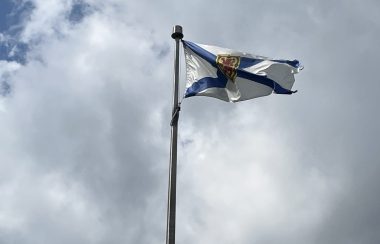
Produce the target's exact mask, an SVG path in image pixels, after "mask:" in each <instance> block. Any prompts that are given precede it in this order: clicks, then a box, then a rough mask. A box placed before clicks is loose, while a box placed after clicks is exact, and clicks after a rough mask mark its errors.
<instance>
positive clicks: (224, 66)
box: [216, 54, 240, 81]
mask: <svg viewBox="0 0 380 244" xmlns="http://www.w3.org/2000/svg"><path fill="white" fill-rule="evenodd" d="M216 64H217V65H218V67H219V69H220V70H221V71H222V72H223V74H224V75H225V76H227V78H228V79H230V80H231V81H235V78H236V74H237V72H236V69H237V68H238V67H239V64H240V57H237V56H230V55H228V54H221V55H218V56H216Z"/></svg>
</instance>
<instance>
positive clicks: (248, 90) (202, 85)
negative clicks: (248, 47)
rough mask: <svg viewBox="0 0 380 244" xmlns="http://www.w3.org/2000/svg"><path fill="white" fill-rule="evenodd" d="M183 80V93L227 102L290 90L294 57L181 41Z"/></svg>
mask: <svg viewBox="0 0 380 244" xmlns="http://www.w3.org/2000/svg"><path fill="white" fill-rule="evenodd" d="M182 43H183V46H184V49H185V59H186V76H187V84H186V91H185V95H184V96H185V97H192V96H209V97H214V98H218V99H221V100H223V101H227V102H238V101H244V100H248V99H252V98H256V97H262V96H267V95H270V94H271V93H272V92H274V93H277V94H292V93H294V92H295V91H292V90H291V89H292V87H293V84H294V81H295V79H294V74H296V73H298V72H299V70H300V69H302V67H301V66H300V63H299V62H298V60H293V61H289V60H277V59H270V58H267V57H263V56H257V55H252V54H248V53H244V52H238V51H234V50H231V49H227V48H221V47H216V46H210V45H202V44H196V43H193V42H190V41H184V40H183V41H182Z"/></svg>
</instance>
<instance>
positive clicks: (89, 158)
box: [0, 0, 380, 244]
mask: <svg viewBox="0 0 380 244" xmlns="http://www.w3.org/2000/svg"><path fill="white" fill-rule="evenodd" d="M32 4H33V6H34V8H33V10H32V12H31V14H30V16H29V17H28V18H26V19H25V23H24V24H23V27H22V30H23V31H22V33H21V34H20V38H21V39H20V40H22V41H23V42H25V43H27V44H28V45H29V46H30V49H29V50H28V52H27V56H26V57H27V58H26V59H27V62H25V63H24V64H19V63H17V62H15V61H13V62H10V61H1V62H0V71H1V77H2V79H3V80H4V79H6V82H7V84H8V85H9V86H10V88H11V89H10V90H9V91H8V93H7V95H6V96H2V97H1V99H0V118H1V119H0V128H1V136H0V155H1V160H0V198H1V199H2V201H0V242H1V243H41V242H49V243H136V242H138V243H157V242H158V243H160V242H161V243H163V242H164V238H165V224H166V219H165V212H166V195H167V190H166V189H167V172H168V170H167V167H168V157H169V150H168V149H169V131H170V130H169V129H170V128H169V119H170V111H171V108H170V104H171V82H172V81H171V80H172V72H173V71H172V66H173V64H172V54H173V53H172V44H173V41H172V40H171V38H170V29H171V26H172V25H173V24H182V25H183V27H184V34H185V38H186V39H189V40H193V41H196V42H200V43H206V44H215V45H219V46H225V47H229V48H235V49H239V50H242V51H247V52H253V53H257V54H260V55H267V56H272V57H279V58H290V59H292V58H299V59H300V60H301V61H302V62H303V64H304V66H305V69H304V70H303V72H301V73H300V74H299V75H298V76H297V77H296V78H297V81H296V84H295V86H296V88H297V89H298V90H299V93H297V94H295V95H292V96H279V95H278V96H271V97H267V98H259V99H255V100H252V101H247V102H243V103H239V104H229V103H223V102H220V101H217V100H213V99H209V98H191V99H186V100H184V101H183V103H182V111H181V117H180V135H179V139H180V144H179V145H180V147H179V168H178V199H177V200H178V205H177V206H178V211H177V241H178V242H181V243H195V242H197V243H210V242H218V243H221V244H223V243H232V242H239V243H256V242H257V243H334V244H336V243H378V240H379V235H378V233H377V229H378V224H377V221H376V220H377V219H378V217H379V211H378V209H379V208H378V205H379V201H380V199H379V198H378V195H379V194H378V193H379V191H378V189H377V187H376V186H377V185H378V183H379V181H378V172H379V171H378V170H379V164H378V160H377V159H378V156H379V155H378V152H377V151H378V150H377V148H376V146H377V145H378V143H379V141H378V134H379V129H378V124H379V122H380V121H379V115H378V113H376V111H377V94H376V92H377V90H378V88H379V84H378V82H377V80H376V77H377V76H376V75H377V74H376V70H377V69H376V63H377V57H378V56H379V52H378V51H377V49H376V48H375V47H376V46H377V43H376V40H377V39H378V32H376V31H374V30H377V29H378V28H379V25H378V23H379V22H378V17H377V15H376V13H377V12H378V11H376V10H378V8H379V6H378V4H377V3H376V2H375V1H367V2H366V3H361V4H355V3H346V2H344V3H343V2H336V3H331V4H329V6H327V5H325V4H324V3H315V2H313V3H311V2H308V1H307V2H298V3H294V5H292V6H290V5H289V4H288V3H280V2H278V1H271V2H263V1H255V2H249V1H241V2H240V4H236V3H235V2H230V3H224V4H218V5H215V4H213V3H204V2H200V1H192V2H187V3H186V8H185V7H184V5H183V4H184V3H183V2H175V3H173V2H171V1H161V2H160V3H158V2H157V3H156V2H151V1H139V2H125V1H119V0H112V1H107V3H105V2H104V1H97V0H91V1H90V0H89V1H69V0H67V1H50V2H49V3H47V2H46V1H40V0H34V1H32ZM77 4H79V5H81V6H87V7H88V9H89V12H87V10H86V11H84V14H83V16H82V18H80V21H76V22H75V21H74V22H73V21H72V19H71V18H70V16H71V13H72V11H73V9H74V8H75V6H77ZM87 7H86V8H87ZM83 8H84V7H83ZM279 9H281V10H282V11H279ZM244 23H249V24H244ZM182 70H184V69H183V63H182ZM3 77H6V78H3ZM181 86H182V88H183V82H182V85H181Z"/></svg>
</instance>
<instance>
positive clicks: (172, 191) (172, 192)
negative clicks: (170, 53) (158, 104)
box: [166, 25, 183, 244]
mask: <svg viewBox="0 0 380 244" xmlns="http://www.w3.org/2000/svg"><path fill="white" fill-rule="evenodd" d="M172 38H173V39H174V40H175V58H174V81H173V111H172V120H171V122H170V126H171V127H172V128H171V141H170V165H169V188H168V209H167V226H166V244H175V215H176V187H177V136H178V118H179V111H180V106H179V104H178V79H179V44H180V41H181V39H182V38H183V34H182V26H180V25H176V26H174V27H173V33H172Z"/></svg>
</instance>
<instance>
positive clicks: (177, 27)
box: [172, 25, 183, 39]
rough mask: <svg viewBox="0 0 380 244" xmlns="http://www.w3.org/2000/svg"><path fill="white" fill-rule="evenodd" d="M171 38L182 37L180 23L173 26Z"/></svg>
mask: <svg viewBox="0 0 380 244" xmlns="http://www.w3.org/2000/svg"><path fill="white" fill-rule="evenodd" d="M172 38H173V39H182V38H183V34H182V26H180V25H175V26H174V27H173V34H172Z"/></svg>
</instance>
